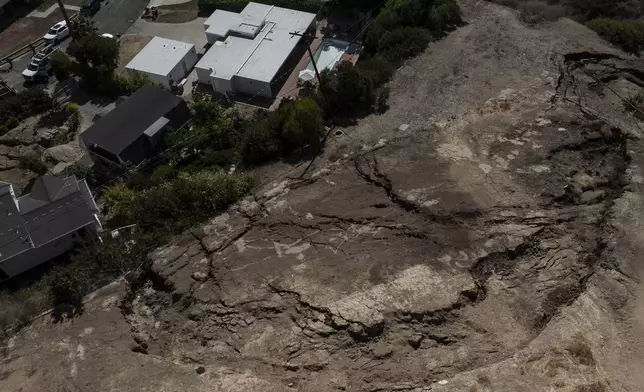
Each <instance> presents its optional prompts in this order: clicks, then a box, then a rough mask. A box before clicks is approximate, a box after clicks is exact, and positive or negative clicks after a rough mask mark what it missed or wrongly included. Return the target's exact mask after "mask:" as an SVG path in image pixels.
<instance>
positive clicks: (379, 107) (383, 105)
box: [376, 87, 389, 113]
mask: <svg viewBox="0 0 644 392" xmlns="http://www.w3.org/2000/svg"><path fill="white" fill-rule="evenodd" d="M388 100H389V87H382V88H381V89H380V90H379V91H378V102H377V103H376V111H377V112H378V113H384V112H386V111H387V109H389V105H388V104H387V101H388Z"/></svg>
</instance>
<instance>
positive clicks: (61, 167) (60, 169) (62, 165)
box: [49, 162, 74, 176]
mask: <svg viewBox="0 0 644 392" xmlns="http://www.w3.org/2000/svg"><path fill="white" fill-rule="evenodd" d="M73 165H74V164H73V163H71V162H69V163H66V162H58V163H57V164H56V165H55V166H54V167H53V168H51V169H50V170H49V172H50V173H51V174H53V175H54V176H60V175H62V174H64V173H65V171H66V170H67V169H69V168H70V167H71V166H73Z"/></svg>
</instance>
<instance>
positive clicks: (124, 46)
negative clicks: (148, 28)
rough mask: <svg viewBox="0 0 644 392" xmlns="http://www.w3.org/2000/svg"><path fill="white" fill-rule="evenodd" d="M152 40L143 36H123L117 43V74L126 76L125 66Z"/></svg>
mask: <svg viewBox="0 0 644 392" xmlns="http://www.w3.org/2000/svg"><path fill="white" fill-rule="evenodd" d="M151 40H152V37H148V36H145V35H124V36H122V37H121V41H120V43H119V66H118V69H117V72H118V73H120V74H121V75H127V72H126V71H125V66H126V65H127V64H128V63H129V62H130V61H132V59H133V58H134V57H135V56H136V55H137V54H139V52H140V51H141V50H142V49H143V48H144V47H145V45H147V44H148V43H149V42H150V41H151Z"/></svg>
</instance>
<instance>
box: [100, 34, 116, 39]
mask: <svg viewBox="0 0 644 392" xmlns="http://www.w3.org/2000/svg"><path fill="white" fill-rule="evenodd" d="M101 37H103V38H109V39H114V35H112V34H110V33H103V34H101Z"/></svg>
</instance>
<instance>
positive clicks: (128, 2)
mask: <svg viewBox="0 0 644 392" xmlns="http://www.w3.org/2000/svg"><path fill="white" fill-rule="evenodd" d="M149 2H150V0H107V1H105V2H103V3H102V4H101V9H100V10H99V11H98V12H97V13H96V15H94V17H93V18H92V19H94V21H95V22H96V26H97V27H98V30H99V31H100V32H101V33H110V34H114V35H117V34H123V33H125V32H126V31H127V29H129V28H130V26H131V25H132V23H134V22H135V21H136V20H137V19H138V18H139V16H141V13H142V12H143V10H144V9H145V7H147V5H148V3H149Z"/></svg>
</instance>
